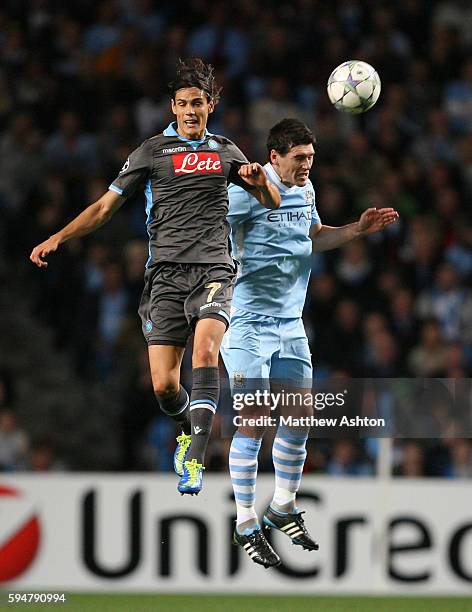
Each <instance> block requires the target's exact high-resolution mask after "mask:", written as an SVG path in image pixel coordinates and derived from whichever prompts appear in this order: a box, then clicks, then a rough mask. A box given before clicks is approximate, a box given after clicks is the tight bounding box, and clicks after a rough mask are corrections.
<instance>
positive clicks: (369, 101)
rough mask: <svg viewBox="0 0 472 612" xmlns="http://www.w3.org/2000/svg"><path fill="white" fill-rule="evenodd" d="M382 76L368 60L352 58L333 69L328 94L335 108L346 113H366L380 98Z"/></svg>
mask: <svg viewBox="0 0 472 612" xmlns="http://www.w3.org/2000/svg"><path fill="white" fill-rule="evenodd" d="M379 95H380V78H379V75H378V73H377V71H376V70H375V68H373V67H372V66H371V65H370V64H368V63H367V62H361V61H360V60H350V61H349V62H344V63H342V64H340V65H339V66H338V67H337V68H335V69H334V70H333V72H332V73H331V75H330V77H329V79H328V96H329V99H330V100H331V102H332V104H333V105H334V108H337V109H338V110H340V111H343V112H345V113H352V114H354V115H356V114H358V113H365V111H368V110H369V108H372V107H373V106H374V104H375V103H376V102H377V100H378V99H379Z"/></svg>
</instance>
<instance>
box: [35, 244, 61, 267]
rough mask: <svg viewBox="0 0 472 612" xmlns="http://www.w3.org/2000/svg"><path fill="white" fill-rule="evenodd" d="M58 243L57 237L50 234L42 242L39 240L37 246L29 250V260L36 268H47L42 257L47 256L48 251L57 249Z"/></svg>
mask: <svg viewBox="0 0 472 612" xmlns="http://www.w3.org/2000/svg"><path fill="white" fill-rule="evenodd" d="M59 244H60V241H59V238H56V237H55V236H51V237H50V238H48V239H47V240H45V241H44V242H41V244H38V246H36V247H34V249H33V250H32V251H31V255H30V259H31V261H32V262H33V263H35V264H36V265H37V266H38V268H47V267H48V262H47V261H44V259H43V258H44V257H47V256H48V255H49V253H53V252H54V251H57V248H58V247H59Z"/></svg>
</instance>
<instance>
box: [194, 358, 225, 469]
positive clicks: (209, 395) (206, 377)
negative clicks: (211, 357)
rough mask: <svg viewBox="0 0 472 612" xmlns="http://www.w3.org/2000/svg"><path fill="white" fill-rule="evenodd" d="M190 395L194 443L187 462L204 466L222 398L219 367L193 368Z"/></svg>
mask: <svg viewBox="0 0 472 612" xmlns="http://www.w3.org/2000/svg"><path fill="white" fill-rule="evenodd" d="M192 377H193V384H192V393H191V395H190V423H191V426H192V432H191V435H192V443H191V444H190V447H189V449H188V454H187V461H191V460H192V459H196V460H197V463H201V464H202V465H203V464H204V461H205V452H206V448H207V445H208V440H209V439H210V434H211V427H212V424H213V419H214V416H215V413H216V408H217V405H218V400H219V397H220V372H219V370H218V368H217V367H208V368H193V371H192Z"/></svg>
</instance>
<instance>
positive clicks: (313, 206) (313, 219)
mask: <svg viewBox="0 0 472 612" xmlns="http://www.w3.org/2000/svg"><path fill="white" fill-rule="evenodd" d="M308 189H309V191H310V193H311V224H312V225H317V224H318V223H321V219H320V215H319V214H318V210H317V209H316V195H315V189H314V187H313V184H312V182H311V181H310V183H309V185H308Z"/></svg>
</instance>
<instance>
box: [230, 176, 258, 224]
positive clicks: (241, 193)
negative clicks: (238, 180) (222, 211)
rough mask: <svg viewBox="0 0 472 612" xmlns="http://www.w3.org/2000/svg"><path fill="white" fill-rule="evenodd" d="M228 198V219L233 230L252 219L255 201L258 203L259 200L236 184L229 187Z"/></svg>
mask: <svg viewBox="0 0 472 612" xmlns="http://www.w3.org/2000/svg"><path fill="white" fill-rule="evenodd" d="M228 198H229V209H228V216H227V219H228V223H229V224H230V226H231V229H234V228H235V227H237V226H238V225H239V224H241V223H244V221H246V219H248V218H249V217H250V215H251V208H252V204H253V202H254V201H256V202H257V200H255V198H253V196H252V195H250V194H249V193H248V192H247V191H245V190H244V189H242V187H238V186H237V185H234V184H231V185H229V186H228Z"/></svg>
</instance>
